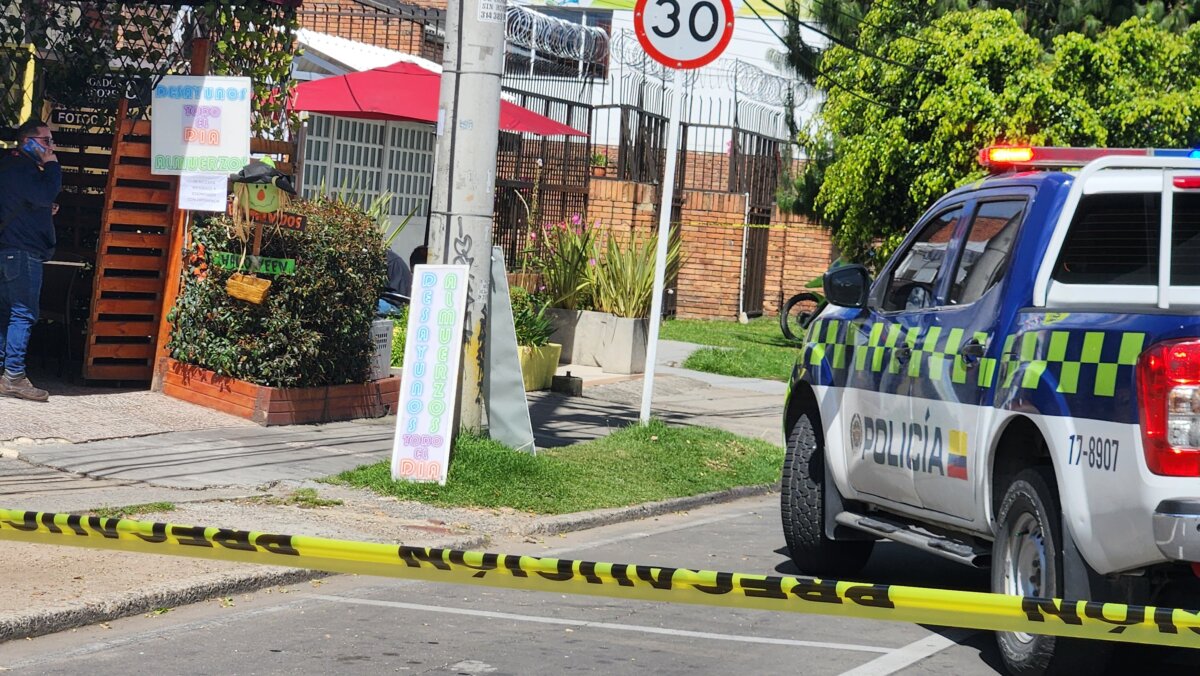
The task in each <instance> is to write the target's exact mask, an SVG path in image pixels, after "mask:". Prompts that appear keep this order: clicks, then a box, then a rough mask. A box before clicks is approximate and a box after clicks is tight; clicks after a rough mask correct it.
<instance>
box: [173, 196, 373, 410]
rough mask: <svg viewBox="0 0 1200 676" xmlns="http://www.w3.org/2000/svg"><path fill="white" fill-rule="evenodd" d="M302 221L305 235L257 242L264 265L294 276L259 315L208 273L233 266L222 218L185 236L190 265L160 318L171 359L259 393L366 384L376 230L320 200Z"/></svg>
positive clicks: (274, 235) (275, 285)
mask: <svg viewBox="0 0 1200 676" xmlns="http://www.w3.org/2000/svg"><path fill="white" fill-rule="evenodd" d="M290 210H291V211H295V212H297V213H301V214H304V215H305V216H307V217H308V225H307V228H306V229H305V231H304V232H301V233H297V232H292V231H287V230H278V231H272V230H271V229H270V228H267V229H266V230H265V231H264V233H263V247H262V255H263V256H267V257H271V258H292V259H295V261H296V271H295V274H293V275H278V276H275V277H269V278H270V279H271V280H272V284H271V289H270V292H269V293H268V294H267V299H266V301H265V302H264V303H263V304H262V305H253V304H251V303H247V302H245V301H242V300H237V299H235V298H231V297H230V296H229V295H228V294H227V293H226V292H225V282H226V280H227V279H228V278H229V276H230V275H231V274H232V271H228V270H221V269H218V268H214V267H212V260H211V258H212V252H214V251H227V252H232V253H236V254H238V255H239V256H240V254H241V251H242V244H241V242H240V241H238V240H236V239H232V238H231V232H232V228H231V226H232V223H231V221H230V219H229V217H228V216H224V215H221V216H216V217H212V218H209V219H206V220H203V221H200V222H198V223H196V224H195V225H194V226H193V227H192V231H191V236H192V246H193V252H194V253H195V255H194V256H193V257H192V263H193V266H192V267H191V268H190V270H189V274H188V275H187V280H186V282H185V283H184V288H183V290H182V291H181V293H180V295H179V300H178V301H177V302H176V304H175V307H174V308H173V309H172V310H171V312H170V314H169V315H168V320H169V321H170V322H171V327H172V330H171V340H170V342H169V343H168V348H169V349H170V352H171V356H172V357H173V358H174V359H176V360H178V361H181V362H185V363H188V364H195V365H196V366H201V367H203V368H206V369H209V370H211V371H215V372H216V373H219V374H221V375H225V376H231V377H234V378H238V379H241V380H246V381H249V382H252V383H256V384H259V385H267V386H272V387H314V386H322V385H339V384H344V383H354V382H363V381H364V380H366V378H367V375H368V372H369V369H370V360H371V357H372V355H373V354H374V346H373V344H372V342H371V338H370V327H371V321H372V319H373V317H374V313H375V307H376V302H377V299H378V297H379V293H380V292H381V291H382V290H383V289H384V288H385V286H386V283H387V276H386V259H385V255H386V249H385V245H384V243H383V239H382V237H381V235H380V232H379V230H378V227H377V226H376V225H375V223H374V222H373V221H372V220H371V219H370V218H369V217H368V216H367V215H366V214H364V213H363V212H362V210H361V209H359V208H358V207H357V206H353V205H348V204H345V203H342V202H338V201H332V200H328V199H325V198H319V199H316V200H311V201H305V200H297V201H295V202H293V203H292V207H291V209H290Z"/></svg>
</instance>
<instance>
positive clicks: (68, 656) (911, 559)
mask: <svg viewBox="0 0 1200 676" xmlns="http://www.w3.org/2000/svg"><path fill="white" fill-rule="evenodd" d="M777 500H778V496H775V495H771V496H763V497H755V498H748V499H743V500H739V501H736V502H732V503H728V504H723V505H714V506H710V507H704V508H700V509H696V510H694V511H692V512H688V513H677V514H671V515H667V516H661V517H656V518H653V519H646V520H643V521H635V522H628V523H622V524H617V525H613V526H606V527H603V528H596V529H592V530H587V531H580V532H576V533H570V534H565V535H562V536H554V537H551V538H547V539H545V540H537V539H534V538H523V539H521V540H510V541H505V540H498V541H496V542H495V544H494V546H491V547H489V548H488V549H489V551H497V552H506V553H528V554H537V555H543V556H545V555H557V556H563V557H570V558H586V559H590V560H595V561H616V562H624V563H644V564H650V565H669V566H677V567H692V568H704V569H718V570H725V571H735V572H747V573H769V574H794V573H795V572H796V571H795V569H794V568H793V567H792V565H791V563H790V562H789V561H788V559H787V556H786V552H785V551H784V549H783V540H782V535H781V532H780V528H779V518H778V506H777ZM876 551H877V553H876V554H875V556H874V557H873V558H872V561H871V563H870V564H869V565H868V568H867V569H866V570H865V571H864V572H863V574H862V575H861V576H859V577H860V578H861V579H865V580H870V581H876V582H889V583H898V584H913V585H922V586H940V587H949V588H958V589H984V588H986V585H987V579H986V574H985V573H983V572H980V571H973V570H970V569H967V568H964V567H961V566H958V565H956V564H953V563H949V562H945V561H943V560H941V559H938V558H936V557H931V556H928V555H925V554H922V553H920V552H917V551H914V550H911V549H908V548H904V547H901V546H899V545H889V544H884V545H880V546H879V547H878V549H877V550H876ZM1198 657H1200V652H1196V651H1179V650H1176V651H1167V650H1160V649H1153V648H1142V647H1131V648H1129V649H1123V650H1122V654H1121V657H1120V659H1118V660H1115V661H1114V662H1113V668H1112V670H1111V671H1110V673H1131V672H1132V671H1135V670H1136V671H1137V672H1141V673H1155V674H1164V675H1171V674H1195V673H1197V670H1198V669H1200V659H1197V658H1198ZM0 667H2V668H7V669H13V670H17V671H25V672H28V673H46V674H75V673H80V672H86V673H89V674H120V675H122V676H123V675H125V674H128V673H143V672H150V671H153V672H156V673H197V674H203V673H214V674H277V673H351V674H356V673H382V672H393V673H414V674H484V673H494V674H551V673H555V674H557V673H604V674H635V673H637V674H641V673H656V674H695V673H780V672H795V673H803V674H854V675H856V676H880V675H883V674H892V673H905V674H990V673H995V672H996V671H997V670H998V669H999V660H998V655H997V652H996V649H995V646H994V642H993V639H992V636H991V635H990V634H988V633H987V632H978V631H969V630H957V629H940V628H930V627H923V626H918V625H912V624H902V623H887V622H879V621H869V620H856V619H849V618H835V617H822V616H807V615H793V614H789V613H770V612H766V611H754V610H739V609H730V608H717V607H707V606H688V605H673V604H662V603H658V604H655V603H647V602H641V601H622V600H617V599H597V598H592V597H586V596H571V595H559V594H551V593H536V592H522V591H516V590H506V589H493V588H480V587H463V586H455V585H445V584H433V583H424V582H403V581H392V580H384V579H379V578H367V577H353V576H338V577H331V578H326V579H324V580H319V581H313V582H306V583H300V584H296V585H291V586H288V587H277V588H272V589H269V590H265V591H260V592H256V593H253V594H246V595H238V596H235V597H233V596H231V597H226V598H223V599H216V600H211V601H207V602H203V603H199V604H194V605H191V606H186V607H183V608H179V609H174V610H171V611H169V612H162V613H147V614H146V615H142V616H138V617H132V618H127V619H123V620H117V621H114V622H111V623H108V624H104V625H99V626H92V627H87V628H83V629H78V630H74V631H69V632H62V633H59V634H53V635H49V636H44V637H40V638H36V639H32V640H28V641H18V642H11V643H7V644H3V645H0Z"/></svg>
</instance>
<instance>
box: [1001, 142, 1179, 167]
mask: <svg viewBox="0 0 1200 676" xmlns="http://www.w3.org/2000/svg"><path fill="white" fill-rule="evenodd" d="M1114 155H1124V156H1128V157H1183V158H1191V159H1200V148H1182V149H1179V148H1063V147H1052V146H989V147H987V148H984V149H982V150H980V151H979V163H980V164H982V165H983V166H985V167H987V168H988V169H990V170H991V171H993V172H1001V171H1009V170H1012V169H1057V168H1062V167H1082V166H1083V165H1085V164H1087V163H1088V162H1091V161H1092V160H1097V159H1099V158H1101V157H1111V156H1114Z"/></svg>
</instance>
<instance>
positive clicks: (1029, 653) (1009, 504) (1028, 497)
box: [992, 468, 1109, 676]
mask: <svg viewBox="0 0 1200 676" xmlns="http://www.w3.org/2000/svg"><path fill="white" fill-rule="evenodd" d="M1061 514H1062V512H1061V511H1060V508H1059V502H1058V494H1057V492H1056V491H1055V490H1054V477H1053V475H1052V474H1051V473H1050V472H1049V471H1048V470H1046V469H1044V468H1030V469H1026V470H1023V471H1022V472H1020V473H1019V474H1017V475H1016V476H1015V477H1013V479H1012V480H1011V481H1010V482H1009V484H1008V486H1007V488H1006V489H1005V491H1004V499H1003V500H1002V501H1001V503H1000V510H999V511H998V512H997V513H996V525H997V532H996V541H995V543H994V545H993V548H992V591H993V592H996V593H999V594H1009V595H1014V596H1036V597H1041V598H1062V596H1063V589H1064V587H1063V578H1064V574H1065V570H1064V561H1063V559H1064V557H1063V554H1062V551H1063V548H1062V543H1063V539H1062V517H1061V516H1060V515H1061ZM996 640H997V643H998V644H999V646H1000V655H1001V657H1002V658H1003V659H1004V664H1005V666H1006V667H1008V671H1009V673H1012V674H1014V675H1015V676H1042V675H1043V674H1065V673H1093V669H1092V668H1093V667H1095V668H1097V669H1098V668H1099V667H1100V666H1101V665H1102V663H1103V661H1104V660H1105V659H1106V658H1107V657H1108V654H1109V653H1108V650H1107V647H1108V646H1106V645H1103V644H1102V642H1101V643H1100V644H1098V643H1097V642H1092V641H1083V640H1080V639H1067V638H1061V637H1056V636H1041V635H1036V634H1025V633H1020V632H998V633H997V634H996Z"/></svg>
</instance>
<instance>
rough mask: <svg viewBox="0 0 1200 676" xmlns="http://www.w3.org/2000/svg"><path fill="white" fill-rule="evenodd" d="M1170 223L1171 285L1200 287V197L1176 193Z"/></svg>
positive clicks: (1194, 194) (1199, 195)
mask: <svg viewBox="0 0 1200 676" xmlns="http://www.w3.org/2000/svg"><path fill="white" fill-rule="evenodd" d="M1174 214H1175V217H1174V219H1173V220H1172V221H1171V284H1172V285H1173V286H1200V194H1196V193H1183V192H1181V193H1176V194H1175V209H1174Z"/></svg>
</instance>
